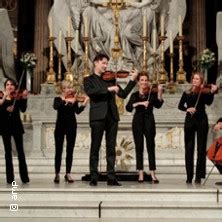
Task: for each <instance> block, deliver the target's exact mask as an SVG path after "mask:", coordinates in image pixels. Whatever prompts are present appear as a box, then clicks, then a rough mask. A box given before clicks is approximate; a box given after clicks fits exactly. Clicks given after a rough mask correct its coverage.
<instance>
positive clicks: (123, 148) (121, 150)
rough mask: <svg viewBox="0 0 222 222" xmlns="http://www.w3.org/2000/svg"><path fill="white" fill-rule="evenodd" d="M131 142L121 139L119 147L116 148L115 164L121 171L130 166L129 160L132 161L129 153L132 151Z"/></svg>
mask: <svg viewBox="0 0 222 222" xmlns="http://www.w3.org/2000/svg"><path fill="white" fill-rule="evenodd" d="M131 144H132V142H131V141H127V140H126V139H125V138H122V140H121V142H120V144H119V145H117V146H116V164H117V165H119V166H120V168H121V169H122V170H127V169H128V167H129V165H130V160H131V159H133V156H132V155H131V153H130V151H131V150H132V149H133V147H132V146H131Z"/></svg>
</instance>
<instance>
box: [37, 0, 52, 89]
mask: <svg viewBox="0 0 222 222" xmlns="http://www.w3.org/2000/svg"><path fill="white" fill-rule="evenodd" d="M51 5H52V0H38V1H36V7H35V37H34V39H35V41H34V52H35V53H36V56H37V58H38V62H37V66H36V68H35V70H34V75H33V91H34V92H36V93H39V92H40V86H41V85H40V84H41V83H43V82H45V79H46V70H47V67H48V53H47V51H48V50H47V49H48V47H49V43H48V36H49V30H48V23H47V20H48V14H49V10H50V8H51Z"/></svg>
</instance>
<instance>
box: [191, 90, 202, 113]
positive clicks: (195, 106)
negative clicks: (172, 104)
mask: <svg viewBox="0 0 222 222" xmlns="http://www.w3.org/2000/svg"><path fill="white" fill-rule="evenodd" d="M201 91H202V90H201V89H200V91H199V93H198V97H197V100H196V103H195V105H194V108H195V109H196V108H197V105H198V103H199V100H200V96H201ZM193 115H194V113H193V114H191V117H192V116H193Z"/></svg>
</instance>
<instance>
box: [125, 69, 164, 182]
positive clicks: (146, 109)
mask: <svg viewBox="0 0 222 222" xmlns="http://www.w3.org/2000/svg"><path fill="white" fill-rule="evenodd" d="M138 87H139V90H138V91H137V92H135V93H133V94H132V95H131V97H130V100H129V102H128V104H127V105H126V110H127V111H128V112H132V111H133V109H134V108H135V110H136V112H135V114H134V117H133V123H132V130H133V138H134V143H135V146H136V168H137V170H138V171H139V178H138V182H143V181H144V171H143V169H144V166H143V150H144V136H145V138H146V147H147V152H148V159H149V169H150V173H151V177H152V183H159V180H158V179H157V178H156V176H155V170H156V159H155V135H156V126H155V119H154V115H153V107H155V108H158V109H159V108H160V107H161V106H162V104H163V98H162V86H160V85H157V86H155V87H154V85H152V84H151V85H150V84H149V80H148V76H147V75H146V74H143V73H142V74H140V75H139V76H138Z"/></svg>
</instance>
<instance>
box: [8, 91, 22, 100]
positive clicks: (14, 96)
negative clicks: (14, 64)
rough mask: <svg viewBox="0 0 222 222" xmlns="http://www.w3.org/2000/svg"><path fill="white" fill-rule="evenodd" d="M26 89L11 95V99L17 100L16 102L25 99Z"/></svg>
mask: <svg viewBox="0 0 222 222" xmlns="http://www.w3.org/2000/svg"><path fill="white" fill-rule="evenodd" d="M24 91H25V89H20V90H16V91H13V92H11V93H10V95H9V98H10V99H16V100H20V99H22V98H23V96H24V95H23V93H24Z"/></svg>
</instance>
